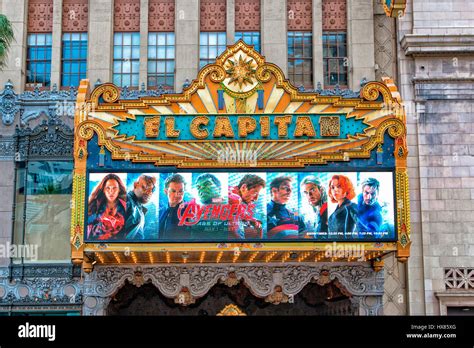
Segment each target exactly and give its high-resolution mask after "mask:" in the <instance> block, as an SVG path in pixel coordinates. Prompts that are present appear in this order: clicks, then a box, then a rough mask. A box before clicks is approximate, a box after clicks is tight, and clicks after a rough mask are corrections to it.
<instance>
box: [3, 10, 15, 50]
mask: <svg viewBox="0 0 474 348" xmlns="http://www.w3.org/2000/svg"><path fill="white" fill-rule="evenodd" d="M13 39H14V34H13V27H12V24H11V22H10V20H9V19H8V18H7V17H6V16H5V15H2V14H0V40H2V41H4V42H6V43H7V44H10V43H11V42H12V41H13Z"/></svg>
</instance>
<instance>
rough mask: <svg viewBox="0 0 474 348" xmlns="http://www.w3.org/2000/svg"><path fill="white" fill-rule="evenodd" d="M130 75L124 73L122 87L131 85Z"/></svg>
mask: <svg viewBox="0 0 474 348" xmlns="http://www.w3.org/2000/svg"><path fill="white" fill-rule="evenodd" d="M130 82H131V80H130V75H122V85H121V87H125V86H127V87H130Z"/></svg>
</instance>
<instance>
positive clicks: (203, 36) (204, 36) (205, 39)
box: [199, 33, 209, 45]
mask: <svg viewBox="0 0 474 348" xmlns="http://www.w3.org/2000/svg"><path fill="white" fill-rule="evenodd" d="M199 43H200V44H201V45H208V44H209V41H208V37H207V33H201V34H200V35H199Z"/></svg>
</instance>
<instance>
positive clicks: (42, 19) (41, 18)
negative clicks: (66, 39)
mask: <svg viewBox="0 0 474 348" xmlns="http://www.w3.org/2000/svg"><path fill="white" fill-rule="evenodd" d="M52 31H53V2H52V1H48V0H29V1H28V32H29V33H50V32H52Z"/></svg>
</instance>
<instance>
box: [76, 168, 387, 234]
mask: <svg viewBox="0 0 474 348" xmlns="http://www.w3.org/2000/svg"><path fill="white" fill-rule="evenodd" d="M88 186H89V196H88V208H87V212H88V213H87V217H86V220H87V222H86V231H85V233H86V240H88V241H102V242H104V241H106V242H114V241H115V242H117V241H121V242H123V241H134V242H136V241H138V242H142V241H147V242H158V241H166V242H182V241H212V242H226V241H236V240H245V241H249V240H251V241H265V240H267V241H269V240H270V241H285V240H286V241H288V240H314V241H342V240H344V241H349V240H350V241H360V240H365V241H367V240H376V241H383V240H395V239H396V235H395V220H394V202H393V173H391V172H342V173H341V172H334V173H326V172H313V173H312V172H278V173H276V172H254V173H250V172H245V173H244V172H238V173H237V172H235V173H234V172H233V173H224V172H212V173H211V172H202V173H195V172H194V173H191V172H179V173H149V172H146V173H89V185H88Z"/></svg>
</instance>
